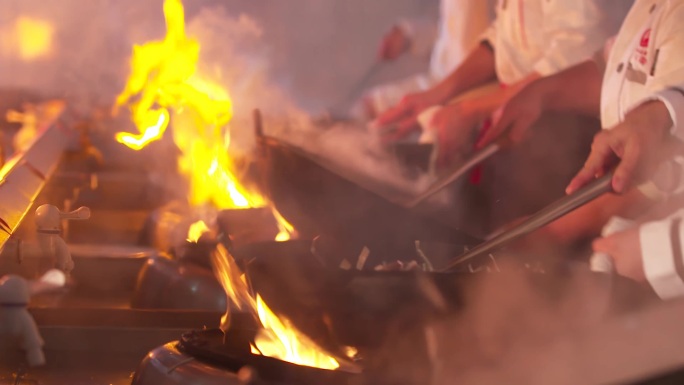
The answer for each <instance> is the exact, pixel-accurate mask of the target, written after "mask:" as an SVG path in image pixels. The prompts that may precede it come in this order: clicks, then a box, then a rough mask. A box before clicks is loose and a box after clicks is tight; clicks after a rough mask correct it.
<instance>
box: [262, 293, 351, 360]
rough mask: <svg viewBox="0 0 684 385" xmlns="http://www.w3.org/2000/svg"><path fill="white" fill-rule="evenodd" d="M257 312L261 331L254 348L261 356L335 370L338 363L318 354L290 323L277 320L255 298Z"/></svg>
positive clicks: (322, 354) (269, 310)
mask: <svg viewBox="0 0 684 385" xmlns="http://www.w3.org/2000/svg"><path fill="white" fill-rule="evenodd" d="M256 303H257V313H258V315H259V320H260V321H261V324H262V325H263V327H264V328H263V329H261V330H260V331H259V333H258V334H257V337H256V341H255V346H256V348H257V349H258V350H259V352H261V354H263V355H265V356H268V357H273V358H278V359H280V360H283V361H288V362H292V363H294V364H298V365H306V366H313V367H316V368H321V369H331V370H332V369H337V368H339V367H340V364H339V363H338V362H337V361H336V360H335V359H334V358H332V357H330V356H329V355H327V354H325V353H323V352H321V351H320V350H319V349H318V348H317V347H316V345H315V344H314V343H313V342H312V341H311V340H310V339H309V338H308V337H306V336H305V335H303V334H301V333H299V332H298V331H297V329H295V328H294V327H293V326H292V325H291V324H290V322H289V321H288V320H287V319H285V318H283V319H280V318H278V317H277V316H276V315H275V313H273V311H271V309H270V308H269V307H268V306H267V305H266V303H265V302H264V300H263V299H262V298H261V296H259V295H257V298H256Z"/></svg>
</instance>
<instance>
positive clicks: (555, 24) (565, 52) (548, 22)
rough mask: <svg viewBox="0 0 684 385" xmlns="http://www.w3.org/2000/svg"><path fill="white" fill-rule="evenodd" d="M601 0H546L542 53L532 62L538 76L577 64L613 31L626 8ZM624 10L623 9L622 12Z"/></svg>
mask: <svg viewBox="0 0 684 385" xmlns="http://www.w3.org/2000/svg"><path fill="white" fill-rule="evenodd" d="M618 3H619V2H615V1H605V0H572V1H568V0H548V1H545V2H544V4H543V7H544V30H543V31H535V33H543V34H546V35H547V36H548V40H547V42H548V44H547V47H546V55H544V57H543V58H541V59H540V60H539V61H538V62H537V63H536V64H535V65H534V70H535V72H536V73H538V74H539V75H541V76H548V75H552V74H554V73H556V72H558V71H561V70H563V69H565V68H568V67H571V66H573V65H575V64H578V63H581V62H583V61H585V60H587V59H590V58H592V56H593V55H594V54H595V53H596V52H597V51H598V50H600V49H601V48H602V47H603V46H604V44H605V43H606V40H608V39H609V38H610V37H611V36H613V35H614V34H615V33H617V31H618V29H619V27H620V23H621V22H622V18H621V17H619V15H620V14H621V15H622V17H624V16H625V15H626V12H627V8H626V7H623V6H622V5H617V4H618ZM623 11H624V12H623Z"/></svg>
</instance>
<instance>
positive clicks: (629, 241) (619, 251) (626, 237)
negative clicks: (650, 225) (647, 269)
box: [592, 227, 646, 282]
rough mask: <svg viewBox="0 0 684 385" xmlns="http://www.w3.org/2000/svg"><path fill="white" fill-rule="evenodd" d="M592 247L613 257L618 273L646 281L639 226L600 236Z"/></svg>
mask: <svg viewBox="0 0 684 385" xmlns="http://www.w3.org/2000/svg"><path fill="white" fill-rule="evenodd" d="M592 247H593V249H594V251H595V252H597V253H605V254H607V255H609V256H610V257H611V258H612V260H613V265H614V266H615V270H616V272H617V273H618V274H620V275H622V276H625V277H627V278H631V279H633V280H635V281H637V282H646V275H645V273H644V265H643V261H642V256H641V242H640V240H639V228H638V227H636V228H633V229H629V230H626V231H622V232H619V233H615V234H613V235H610V236H607V237H604V238H598V239H596V240H595V241H594V243H593V244H592Z"/></svg>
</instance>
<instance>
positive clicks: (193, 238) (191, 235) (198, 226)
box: [188, 220, 209, 243]
mask: <svg viewBox="0 0 684 385" xmlns="http://www.w3.org/2000/svg"><path fill="white" fill-rule="evenodd" d="M208 231H209V227H207V224H206V223H204V221H201V220H200V221H197V222H195V223H193V224H191V225H190V229H189V230H188V242H193V243H197V242H198V241H199V239H200V237H201V236H202V234H204V233H206V232H208Z"/></svg>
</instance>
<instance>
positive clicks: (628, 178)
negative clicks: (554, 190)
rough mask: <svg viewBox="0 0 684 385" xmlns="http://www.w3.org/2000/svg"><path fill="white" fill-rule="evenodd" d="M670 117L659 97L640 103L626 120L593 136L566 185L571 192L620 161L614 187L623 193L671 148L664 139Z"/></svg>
mask: <svg viewBox="0 0 684 385" xmlns="http://www.w3.org/2000/svg"><path fill="white" fill-rule="evenodd" d="M671 126H672V119H671V118H670V114H669V112H668V110H667V107H665V105H664V104H663V103H662V102H660V101H653V102H648V103H645V104H642V105H641V106H639V107H638V108H636V109H634V110H633V111H632V112H630V113H628V114H627V116H626V117H625V120H624V121H623V122H622V123H620V124H618V125H617V126H615V127H614V128H612V129H610V130H603V131H601V132H600V133H598V134H597V135H596V136H595V137H594V142H593V144H592V145H591V153H590V154H589V157H588V158H587V161H586V163H585V164H584V167H583V168H582V170H580V172H579V173H578V174H577V175H576V176H575V178H574V179H573V180H572V181H571V182H570V184H569V185H568V187H567V189H566V192H567V193H568V194H571V193H573V192H575V191H577V190H578V189H579V188H581V187H582V186H584V185H586V184H587V183H589V182H590V181H592V180H593V179H594V178H599V177H601V176H602V175H603V174H605V173H606V172H607V171H608V170H609V169H610V168H611V166H613V165H614V164H615V163H617V162H619V164H618V166H617V168H616V169H615V173H614V176H613V181H612V184H613V190H614V191H615V192H617V193H624V192H625V191H626V190H627V189H628V188H629V187H630V186H632V185H634V184H635V181H636V180H638V179H640V178H641V177H642V176H645V175H649V173H651V172H652V171H653V170H654V169H655V167H656V166H657V165H658V163H659V162H660V161H662V160H663V159H664V157H666V156H667V154H668V153H669V150H670V149H671V147H672V146H671V145H669V144H668V143H667V141H668V140H667V139H668V131H669V129H670V127H671Z"/></svg>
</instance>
